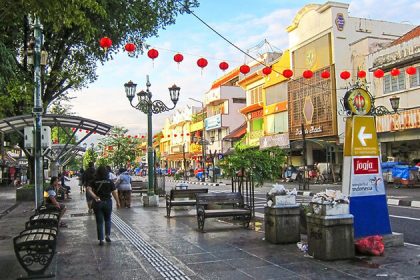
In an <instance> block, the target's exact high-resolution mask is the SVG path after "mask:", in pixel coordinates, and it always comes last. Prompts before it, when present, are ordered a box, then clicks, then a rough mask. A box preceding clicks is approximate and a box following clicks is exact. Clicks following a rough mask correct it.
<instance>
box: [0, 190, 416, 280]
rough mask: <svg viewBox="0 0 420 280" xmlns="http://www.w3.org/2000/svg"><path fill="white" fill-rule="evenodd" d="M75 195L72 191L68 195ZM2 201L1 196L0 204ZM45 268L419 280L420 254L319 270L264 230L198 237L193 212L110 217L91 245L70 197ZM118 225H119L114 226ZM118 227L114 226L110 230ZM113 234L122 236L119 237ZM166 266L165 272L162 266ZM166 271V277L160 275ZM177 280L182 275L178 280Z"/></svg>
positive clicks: (7, 220)
mask: <svg viewBox="0 0 420 280" xmlns="http://www.w3.org/2000/svg"><path fill="white" fill-rule="evenodd" d="M73 189H75V190H76V188H73ZM2 199H3V196H2V195H0V204H1V202H2ZM67 206H68V208H69V210H68V212H67V213H66V215H65V217H64V220H65V221H66V222H67V223H68V225H69V227H68V228H63V229H61V230H60V232H59V237H58V247H57V254H56V257H55V258H54V260H53V263H52V264H51V266H50V268H49V273H51V272H53V273H55V275H56V277H55V279H60V280H61V279H193V280H194V279H212V280H213V279H338V278H342V279H372V278H381V279H383V278H385V279H418V278H419V277H420V266H419V262H420V248H419V247H414V246H404V247H400V248H390V249H387V250H386V254H385V256H383V257H363V258H355V259H353V260H343V261H333V262H323V261H318V260H315V259H312V258H309V257H305V256H304V254H303V253H302V252H300V251H299V250H298V248H297V246H296V244H290V245H273V244H269V243H268V242H266V241H264V232H263V224H261V223H256V224H255V225H254V228H253V230H246V229H243V228H241V227H240V226H239V225H236V224H232V223H230V222H226V221H219V220H216V219H210V220H208V221H207V220H206V225H205V229H206V232H205V233H200V232H198V231H197V221H196V217H195V215H194V214H195V210H194V209H192V210H191V211H185V210H175V211H174V212H173V213H174V216H175V217H172V218H170V219H167V218H166V217H165V214H166V211H165V208H164V202H163V201H162V206H161V207H159V208H144V207H143V206H141V205H140V202H139V199H138V198H135V199H134V205H133V207H132V208H130V209H118V210H115V211H114V214H115V215H116V216H115V217H114V220H113V221H114V222H115V223H114V224H113V228H112V239H113V242H112V243H111V244H106V245H105V246H103V247H100V246H98V245H97V240H96V229H95V222H94V217H93V216H89V215H85V213H86V212H87V211H86V205H85V199H84V195H83V194H82V195H81V194H79V193H73V199H72V200H70V201H68V202H67ZM32 208H33V204H32V203H21V204H19V206H18V207H16V208H15V209H13V210H12V211H11V212H10V213H8V214H7V215H5V216H3V217H2V218H1V219H0V228H1V234H0V235H1V236H2V237H4V238H2V239H0V271H1V273H0V279H16V278H17V277H18V276H20V275H25V274H24V270H23V269H22V268H21V267H20V265H19V264H18V262H17V260H16V257H15V255H14V252H13V245H12V237H13V236H14V235H16V234H17V233H18V232H20V231H21V230H22V229H23V226H24V222H25V221H26V220H27V219H28V218H29V216H30V215H31V214H32V212H31V209H32ZM118 221H119V222H118ZM117 222H118V223H117ZM119 228H122V229H123V230H122V231H121V230H120V229H119ZM164 264H166V265H164ZM169 266H170V267H171V268H172V270H170V271H169V270H168V271H165V267H169ZM176 273H182V274H180V275H177V274H176ZM53 279H54V278H53Z"/></svg>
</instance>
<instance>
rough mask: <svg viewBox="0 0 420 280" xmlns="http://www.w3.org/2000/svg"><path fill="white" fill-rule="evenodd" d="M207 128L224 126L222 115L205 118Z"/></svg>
mask: <svg viewBox="0 0 420 280" xmlns="http://www.w3.org/2000/svg"><path fill="white" fill-rule="evenodd" d="M204 125H205V127H206V130H210V129H216V128H220V127H222V115H220V114H218V115H215V116H211V117H209V118H207V119H205V120H204Z"/></svg>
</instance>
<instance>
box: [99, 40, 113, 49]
mask: <svg viewBox="0 0 420 280" xmlns="http://www.w3.org/2000/svg"><path fill="white" fill-rule="evenodd" d="M99 45H100V46H101V48H103V49H104V51H107V50H108V49H109V48H110V47H111V46H112V40H111V39H109V38H108V37H103V38H101V40H100V41H99Z"/></svg>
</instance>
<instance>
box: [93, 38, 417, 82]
mask: <svg viewBox="0 0 420 280" xmlns="http://www.w3.org/2000/svg"><path fill="white" fill-rule="evenodd" d="M99 44H100V46H101V48H103V49H104V51H107V49H109V48H110V47H111V46H112V40H111V39H110V38H108V37H103V38H101V39H100V41H99ZM124 48H125V50H126V51H127V52H128V53H129V55H130V54H134V52H135V50H136V45H135V44H134V43H127V44H126V45H125V47H124ZM147 56H148V57H149V58H150V59H152V60H154V59H156V58H157V57H158V56H159V51H158V50H156V49H154V48H152V49H150V50H149V51H148V52H147ZM173 59H174V61H175V62H176V63H178V65H179V63H181V62H182V61H183V60H184V56H183V55H182V54H181V53H177V54H175V55H174V58H173ZM207 65H208V61H207V59H206V58H204V57H201V58H199V59H198V60H197V66H198V67H200V68H201V72H203V69H204V68H205V67H207ZM228 68H229V64H228V63H227V62H226V61H222V62H220V63H219V69H220V70H222V71H225V70H227V69H228ZM250 71H251V68H250V67H249V66H248V65H246V64H243V65H241V66H240V67H239V72H240V73H242V74H243V75H246V74H248V73H249V72H250ZM272 71H273V69H272V66H266V67H264V68H263V69H262V71H261V73H262V74H264V75H266V76H268V75H270V74H271V73H272ZM405 72H406V73H407V74H408V75H415V74H416V72H417V69H416V68H415V67H413V66H410V67H407V68H406V69H405ZM279 74H282V75H283V76H284V77H285V78H287V79H290V78H292V77H293V74H294V73H293V71H292V70H290V69H285V70H283V72H282V73H279ZM390 74H391V76H393V77H396V76H399V75H400V74H401V71H400V70H399V69H398V68H393V69H392V70H391V71H390ZM366 75H367V74H366V71H364V70H359V71H358V72H357V78H359V79H364V78H366ZM384 75H385V72H384V71H383V70H382V69H377V70H375V71H374V72H373V76H374V77H375V78H378V79H380V78H383V77H384ZM302 76H303V78H305V79H310V78H312V77H313V72H312V71H311V70H309V69H308V70H305V71H303V73H302ZM330 76H331V74H330V73H329V72H328V71H323V72H322V73H321V77H322V78H323V79H328V78H330ZM350 77H351V74H350V72H349V71H347V70H345V71H342V72H341V73H340V78H341V79H343V80H348V79H349V78H350Z"/></svg>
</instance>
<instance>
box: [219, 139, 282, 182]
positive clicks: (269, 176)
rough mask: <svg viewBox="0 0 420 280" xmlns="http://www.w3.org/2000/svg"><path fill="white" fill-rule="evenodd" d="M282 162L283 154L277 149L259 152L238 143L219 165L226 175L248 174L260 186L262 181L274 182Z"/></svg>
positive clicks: (272, 148)
mask: <svg viewBox="0 0 420 280" xmlns="http://www.w3.org/2000/svg"><path fill="white" fill-rule="evenodd" d="M284 161H285V156H284V152H283V150H282V149H280V148H278V147H271V148H268V149H265V150H259V149H257V148H251V147H249V146H247V145H245V144H243V143H242V142H238V143H237V144H236V145H235V150H234V152H233V153H232V154H230V155H228V156H226V157H225V158H224V159H223V160H222V161H220V163H219V165H220V167H221V168H222V169H223V170H224V172H225V173H228V174H235V173H236V172H241V173H243V172H245V173H247V174H250V175H252V176H253V177H254V179H255V181H256V183H257V186H261V185H262V184H263V183H264V181H268V180H274V179H276V178H277V177H278V176H279V175H280V170H281V167H282V164H283V163H284Z"/></svg>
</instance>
